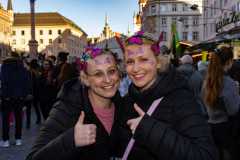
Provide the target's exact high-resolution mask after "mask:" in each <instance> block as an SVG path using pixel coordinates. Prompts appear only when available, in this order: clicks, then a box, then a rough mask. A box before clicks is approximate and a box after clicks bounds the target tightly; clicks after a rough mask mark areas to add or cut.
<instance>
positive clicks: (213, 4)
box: [203, 0, 240, 59]
mask: <svg viewBox="0 0 240 160" xmlns="http://www.w3.org/2000/svg"><path fill="white" fill-rule="evenodd" d="M203 9H204V24H205V25H204V40H209V41H211V40H215V41H218V40H224V39H232V42H231V45H232V46H234V57H235V58H236V59H237V58H240V42H239V40H238V39H239V38H240V34H239V33H240V0H204V6H203Z"/></svg>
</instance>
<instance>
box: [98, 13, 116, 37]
mask: <svg viewBox="0 0 240 160" xmlns="http://www.w3.org/2000/svg"><path fill="white" fill-rule="evenodd" d="M113 36H114V33H113V32H112V30H111V28H110V26H109V22H108V15H107V14H106V15H105V26H104V28H103V32H102V34H101V39H109V38H111V37H113Z"/></svg>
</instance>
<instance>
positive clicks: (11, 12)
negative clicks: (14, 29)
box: [7, 0, 14, 23]
mask: <svg viewBox="0 0 240 160" xmlns="http://www.w3.org/2000/svg"><path fill="white" fill-rule="evenodd" d="M7 11H8V13H10V15H11V18H10V20H11V21H12V23H13V18H14V13H13V5H12V0H8V4H7Z"/></svg>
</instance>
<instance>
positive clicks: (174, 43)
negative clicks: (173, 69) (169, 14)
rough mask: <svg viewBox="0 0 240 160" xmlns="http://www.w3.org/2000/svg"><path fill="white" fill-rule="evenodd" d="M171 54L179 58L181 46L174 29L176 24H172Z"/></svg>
mask: <svg viewBox="0 0 240 160" xmlns="http://www.w3.org/2000/svg"><path fill="white" fill-rule="evenodd" d="M172 53H173V55H174V56H175V57H180V56H181V46H180V43H179V36H178V32H177V28H176V23H172Z"/></svg>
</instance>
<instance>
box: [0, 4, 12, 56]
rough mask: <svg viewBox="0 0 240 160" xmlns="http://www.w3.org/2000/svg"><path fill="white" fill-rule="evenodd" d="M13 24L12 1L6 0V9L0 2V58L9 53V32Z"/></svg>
mask: <svg viewBox="0 0 240 160" xmlns="http://www.w3.org/2000/svg"><path fill="white" fill-rule="evenodd" d="M12 24H13V8H12V1H11V0H8V5H7V9H6V10H5V9H4V7H3V6H2V5H1V4H0V60H2V59H3V58H5V57H6V56H8V55H9V53H10V51H11V47H10V45H11V43H10V41H11V33H12Z"/></svg>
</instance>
